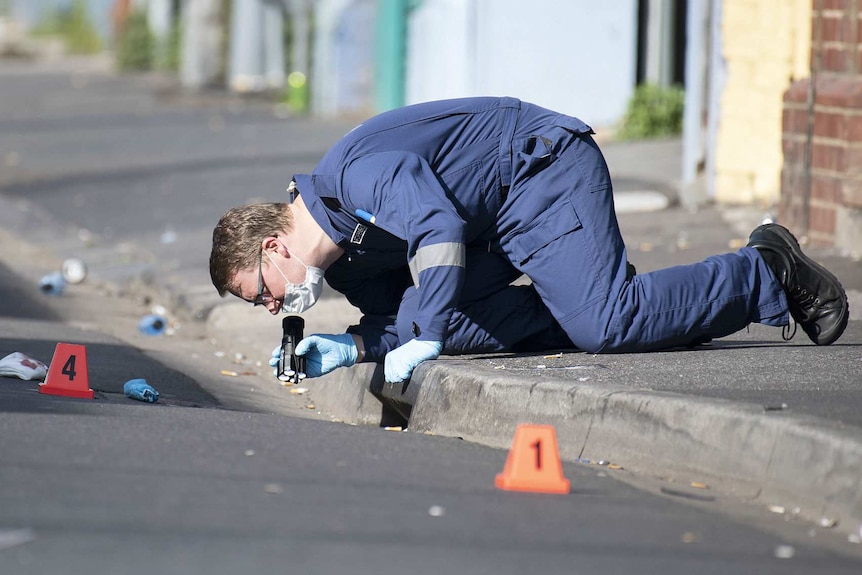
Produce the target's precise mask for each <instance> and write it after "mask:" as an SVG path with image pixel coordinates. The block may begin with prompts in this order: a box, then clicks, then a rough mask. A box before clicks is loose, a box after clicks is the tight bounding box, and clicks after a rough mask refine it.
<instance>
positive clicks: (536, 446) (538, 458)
mask: <svg viewBox="0 0 862 575" xmlns="http://www.w3.org/2000/svg"><path fill="white" fill-rule="evenodd" d="M530 447H532V448H533V449H535V450H536V469H541V468H542V440H541V439H537V440H536V441H535V442H534V443H532V444H531V445H530Z"/></svg>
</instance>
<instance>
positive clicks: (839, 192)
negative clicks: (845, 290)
mask: <svg viewBox="0 0 862 575" xmlns="http://www.w3.org/2000/svg"><path fill="white" fill-rule="evenodd" d="M812 1H813V6H814V11H813V13H812V26H811V30H812V31H811V34H812V42H811V50H812V53H811V59H812V62H813V63H814V65H813V69H814V72H813V75H814V78H815V80H814V92H813V93H814V100H813V106H812V105H810V104H809V94H810V87H811V78H805V79H802V80H799V81H797V82H794V83H792V84H791V86H790V88H789V89H788V90H787V91H786V92H785V93H784V110H783V118H782V149H783V153H784V167H783V169H782V175H781V199H780V204H779V218H780V220H781V221H783V222H784V223H785V224H787V225H788V226H789V227H790V228H791V229H793V230H794V231H795V232H797V233H799V234H805V235H807V236H808V239H809V240H810V241H811V242H812V243H816V244H820V245H833V246H836V247H839V248H844V249H846V250H850V251H856V252H858V251H860V250H862V43H860V42H862V18H860V10H862V0H812ZM809 122H811V123H812V128H813V130H812V137H811V139H810V140H809V136H808V130H809ZM807 154H810V156H807ZM807 159H808V160H810V165H807ZM806 220H807V221H806ZM806 228H807V230H806ZM806 232H807V233H806Z"/></svg>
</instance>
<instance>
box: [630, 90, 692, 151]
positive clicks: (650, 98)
mask: <svg viewBox="0 0 862 575" xmlns="http://www.w3.org/2000/svg"><path fill="white" fill-rule="evenodd" d="M684 104H685V91H684V90H683V89H682V88H681V87H680V86H669V87H668V86H656V85H654V84H641V85H640V86H638V87H637V88H636V89H635V93H634V94H633V95H632V98H631V100H629V104H628V108H627V110H626V114H625V116H624V117H623V121H622V124H621V125H620V129H619V130H618V131H617V137H618V138H620V139H623V140H639V139H646V138H660V137H662V136H672V135H676V134H680V133H682V111H683V106H684Z"/></svg>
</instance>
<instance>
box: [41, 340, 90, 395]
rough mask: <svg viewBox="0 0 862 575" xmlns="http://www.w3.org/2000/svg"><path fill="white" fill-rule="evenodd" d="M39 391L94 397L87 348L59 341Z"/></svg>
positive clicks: (51, 393)
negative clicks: (88, 373) (88, 367)
mask: <svg viewBox="0 0 862 575" xmlns="http://www.w3.org/2000/svg"><path fill="white" fill-rule="evenodd" d="M39 393H47V394H50V395H64V396H66V397H79V398H82V399H93V390H92V389H90V379H89V376H88V375H87V348H85V347H84V346H83V345H77V344H74V343H58V344H57V347H56V348H55V349H54V357H53V358H52V359H51V365H50V366H49V367H48V376H47V377H46V378H45V382H44V383H40V384H39Z"/></svg>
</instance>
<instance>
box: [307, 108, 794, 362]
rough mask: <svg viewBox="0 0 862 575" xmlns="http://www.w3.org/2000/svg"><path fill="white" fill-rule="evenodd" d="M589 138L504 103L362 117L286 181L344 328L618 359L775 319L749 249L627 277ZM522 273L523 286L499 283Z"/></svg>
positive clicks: (779, 308) (447, 343)
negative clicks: (347, 311) (346, 323)
mask: <svg viewBox="0 0 862 575" xmlns="http://www.w3.org/2000/svg"><path fill="white" fill-rule="evenodd" d="M591 134H592V130H591V128H590V127H589V126H587V125H586V124H584V123H583V122H582V121H580V120H578V119H577V118H573V117H570V116H566V115H562V114H559V113H556V112H553V111H551V110H547V109H544V108H541V107H539V106H536V105H532V104H528V103H526V102H521V101H519V100H517V99H514V98H491V97H486V98H465V99H459V100H447V101H440V102H429V103H425V104H418V105H414V106H408V107H404V108H400V109H397V110H393V111H391V112H386V113H383V114H381V115H379V116H376V117H374V118H371V119H369V120H368V121H366V122H364V123H363V124H360V125H359V126H357V127H356V128H355V129H353V130H352V131H351V132H349V133H348V134H347V135H345V136H344V137H343V138H342V139H341V140H340V141H339V142H338V143H337V144H336V145H335V146H334V147H333V148H332V149H331V150H330V151H329V152H328V153H327V154H326V155H325V156H324V158H323V159H322V160H321V162H320V163H319V164H318V165H317V167H316V168H315V169H314V170H313V172H312V174H311V175H296V176H294V179H295V181H296V186H297V188H298V190H299V193H300V194H301V195H302V197H303V199H304V201H305V204H306V206H307V207H308V209H309V211H310V212H311V215H312V217H314V219H315V221H316V222H317V223H318V224H320V225H321V227H322V228H323V230H324V231H325V232H326V233H327V235H329V237H330V238H331V239H332V240H333V241H334V242H335V243H337V244H338V245H339V246H340V247H342V248H344V250H345V254H344V255H343V256H342V257H341V258H340V259H339V260H338V261H337V262H336V263H335V264H334V265H332V266H331V267H330V268H329V269H327V271H326V280H327V282H328V283H329V284H330V286H332V287H333V288H335V289H336V290H338V291H340V292H342V293H343V294H345V296H346V297H347V298H348V300H349V301H351V303H353V304H354V305H356V306H357V307H359V309H360V310H361V311H362V312H363V314H364V316H365V317H363V320H362V321H361V322H360V325H359V326H353V327H352V328H351V329H350V330H349V331H351V332H352V333H358V334H360V335H362V336H363V339H365V341H366V352H367V354H368V358H369V359H371V360H377V361H380V360H382V358H383V355H385V353H386V352H387V351H389V350H390V349H393V348H394V347H397V346H398V345H399V344H400V343H404V342H405V341H406V340H407V339H409V338H410V337H413V336H415V337H417V338H418V339H421V340H429V341H442V342H444V353H455V352H471V351H488V350H495V349H507V348H511V347H513V346H514V345H515V344H516V343H517V342H519V341H523V340H524V339H525V338H526V339H530V338H535V339H536V340H541V341H542V343H543V344H545V345H547V346H548V347H571V346H572V344H574V346H576V347H578V348H580V349H583V350H585V351H589V352H630V351H648V350H655V349H662V348H667V347H673V346H678V345H685V344H689V343H691V342H694V341H697V340H700V339H705V338H714V337H722V336H725V335H728V334H731V333H733V332H735V331H738V330H739V329H742V328H743V327H745V326H746V325H748V324H749V323H752V322H759V323H764V324H767V325H776V326H777V325H785V324H786V323H787V320H788V307H787V300H786V298H785V295H784V292H783V290H782V288H781V286H780V284H779V283H778V282H777V280H776V279H775V278H774V276H773V275H772V273H771V272H770V271H769V270H768V268H767V266H766V263H765V261H764V260H763V259H762V258H761V257H760V255H759V254H758V252H757V251H756V250H755V249H753V248H742V249H741V250H739V251H738V252H737V253H732V254H723V255H718V256H713V257H710V258H707V259H706V260H704V261H703V262H700V263H696V264H692V265H685V266H676V267H672V268H668V269H665V270H659V271H655V272H651V273H647V274H638V275H632V274H631V273H629V272H628V266H627V262H626V249H625V245H624V244H623V240H622V237H621V235H620V231H619V227H618V224H617V219H616V214H615V212H614V205H613V190H612V186H611V180H610V175H609V173H608V168H607V165H606V163H605V160H604V158H603V156H602V154H601V152H600V151H599V149H598V146H597V145H596V144H595V142H594V141H593V139H592V137H591ZM405 264H406V265H405ZM521 273H523V274H526V275H527V276H528V277H529V278H530V280H532V285H531V286H521V287H519V288H514V287H512V286H509V284H510V282H511V281H512V280H513V279H514V278H516V277H518V276H519V275H520V274H521ZM527 310H529V311H527Z"/></svg>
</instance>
